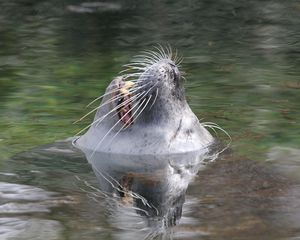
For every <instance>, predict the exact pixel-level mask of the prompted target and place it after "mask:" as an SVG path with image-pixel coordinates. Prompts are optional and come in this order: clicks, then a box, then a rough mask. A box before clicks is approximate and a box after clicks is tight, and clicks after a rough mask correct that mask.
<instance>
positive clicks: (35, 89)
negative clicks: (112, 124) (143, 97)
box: [0, 0, 300, 159]
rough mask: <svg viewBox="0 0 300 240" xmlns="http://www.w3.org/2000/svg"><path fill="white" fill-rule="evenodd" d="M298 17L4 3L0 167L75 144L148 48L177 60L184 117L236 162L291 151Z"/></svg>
mask: <svg viewBox="0 0 300 240" xmlns="http://www.w3.org/2000/svg"><path fill="white" fill-rule="evenodd" d="M299 14H300V3H299V1H296V0H290V1H270V0H269V1H258V0H257V1H245V0H242V1H234V0H221V1H209V0H207V1H196V0H188V1H169V0H164V1H160V0H157V1H133V0H128V1H125V0H124V1H105V2H81V1H76V0H72V1H71V0H61V1H57V0H47V1H42V0H11V1H1V2H0V112H1V114H0V158H1V159H6V158H8V157H10V156H12V155H14V154H15V153H18V152H21V151H26V150H28V149H31V148H33V147H35V146H39V145H42V144H45V143H50V142H53V141H55V140H59V139H64V138H67V137H70V136H73V135H74V134H76V132H78V131H79V130H80V129H81V128H83V127H84V126H86V125H87V124H88V123H89V122H90V121H91V119H92V117H93V116H91V117H90V118H87V119H86V120H85V121H83V122H82V123H80V124H76V125H74V124H73V122H74V121H75V120H77V119H79V118H80V117H81V116H82V115H84V114H85V113H86V112H87V111H88V109H86V108H85V106H86V105H87V104H88V103H89V102H90V101H91V100H92V99H94V98H95V97H97V96H99V95H100V94H101V93H103V92H104V89H105V87H106V86H107V85H108V83H109V82H110V81H111V80H112V79H113V78H114V77H115V76H117V74H118V72H119V71H120V70H122V65H123V64H126V63H128V62H129V61H130V59H131V58H132V57H133V56H134V55H136V54H138V53H139V51H141V50H145V49H152V46H153V45H155V44H157V43H160V44H162V45H164V44H166V43H169V44H170V45H171V46H173V47H174V48H177V49H178V50H179V53H180V55H181V56H183V57H184V61H183V64H182V70H183V71H185V72H186V77H187V82H186V90H187V96H188V99H189V103H190V105H191V107H192V109H193V111H194V112H195V113H196V114H197V115H198V117H199V118H200V119H203V121H213V122H216V123H218V124H219V125H220V126H222V127H223V128H224V129H225V130H226V131H227V132H228V133H229V134H230V135H231V136H232V139H233V142H232V148H233V149H234V150H235V151H236V152H238V153H240V154H243V155H247V156H249V157H251V158H255V159H259V158H262V157H264V154H265V153H266V151H267V150H268V149H270V148H272V147H274V146H278V145H279V146H287V147H293V148H299V145H300V127H299V118H300V107H299V105H300V79H299V76H300V74H299V73H300V62H299V59H300V58H299V53H300V42H299V39H300V38H299V37H300V18H299ZM220 138H222V139H224V141H226V138H225V136H222V134H221V133H220Z"/></svg>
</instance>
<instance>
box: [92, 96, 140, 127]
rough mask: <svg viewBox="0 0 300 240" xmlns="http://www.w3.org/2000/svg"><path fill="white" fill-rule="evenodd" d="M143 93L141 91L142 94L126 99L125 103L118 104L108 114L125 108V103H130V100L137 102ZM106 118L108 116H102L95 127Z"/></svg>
mask: <svg viewBox="0 0 300 240" xmlns="http://www.w3.org/2000/svg"><path fill="white" fill-rule="evenodd" d="M144 92H145V91H143V92H142V93H139V94H137V95H135V96H133V97H131V98H129V99H127V100H126V101H124V102H122V103H121V104H118V105H117V106H116V107H114V108H113V109H112V110H111V111H109V113H112V112H113V111H116V110H117V109H119V108H120V107H123V106H125V105H126V104H127V103H130V102H131V101H132V100H134V101H136V100H138V99H139V98H140V97H141V95H143V93H144ZM107 116H108V114H105V115H104V116H103V119H101V121H100V122H98V123H97V125H96V126H98V125H99V124H100V123H101V122H102V121H103V120H104V119H105V118H106V117H107ZM113 116H115V115H113Z"/></svg>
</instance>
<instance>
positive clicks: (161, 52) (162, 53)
mask: <svg viewBox="0 0 300 240" xmlns="http://www.w3.org/2000/svg"><path fill="white" fill-rule="evenodd" d="M158 45H159V46H160V48H159V47H157V46H154V48H156V49H157V50H158V52H159V53H160V54H161V55H160V59H168V56H167V55H166V53H165V51H164V50H163V48H162V46H161V45H160V44H158Z"/></svg>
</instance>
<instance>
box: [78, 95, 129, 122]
mask: <svg viewBox="0 0 300 240" xmlns="http://www.w3.org/2000/svg"><path fill="white" fill-rule="evenodd" d="M129 94H130V93H128V94H127V95H124V94H122V93H119V94H117V95H116V96H115V97H112V98H110V99H109V100H107V101H105V102H104V103H103V104H101V105H100V106H98V107H95V108H94V109H92V110H91V111H89V112H88V113H87V114H85V115H84V116H82V117H81V118H80V119H79V120H77V121H76V122H75V123H77V122H80V121H82V120H83V119H84V118H86V117H87V116H89V115H90V114H92V113H93V112H95V111H96V110H98V109H99V108H101V107H103V106H105V105H107V104H109V103H111V102H113V101H116V100H118V99H119V98H121V97H123V96H128V95H129Z"/></svg>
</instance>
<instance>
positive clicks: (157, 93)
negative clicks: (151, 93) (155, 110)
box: [150, 88, 158, 109]
mask: <svg viewBox="0 0 300 240" xmlns="http://www.w3.org/2000/svg"><path fill="white" fill-rule="evenodd" d="M157 96H158V88H156V94H155V98H154V100H153V102H152V104H151V106H150V109H151V108H152V107H153V105H154V103H155V101H156V99H157Z"/></svg>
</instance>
